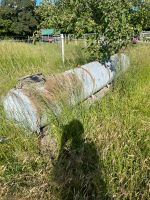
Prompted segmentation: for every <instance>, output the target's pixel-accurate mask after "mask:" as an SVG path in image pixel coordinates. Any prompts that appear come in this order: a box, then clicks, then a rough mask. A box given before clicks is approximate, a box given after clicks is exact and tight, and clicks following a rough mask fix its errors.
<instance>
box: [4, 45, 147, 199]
mask: <svg viewBox="0 0 150 200" xmlns="http://www.w3.org/2000/svg"><path fill="white" fill-rule="evenodd" d="M126 52H127V54H128V55H129V57H130V59H131V67H130V68H129V69H128V71H127V72H125V73H124V74H121V75H120V76H119V77H118V78H117V79H116V80H115V81H114V85H113V88H112V89H110V92H109V93H108V94H107V95H106V96H105V97H104V98H103V99H102V100H101V101H96V102H95V103H93V104H92V105H90V106H87V105H86V103H84V104H80V105H77V106H76V107H74V108H67V107H66V109H64V111H63V113H62V114H61V116H60V117H59V119H56V118H55V117H53V116H50V117H52V120H51V125H50V126H49V127H48V130H47V137H46V141H43V143H42V144H41V145H39V139H38V136H37V135H36V134H35V133H30V132H29V131H28V130H24V129H22V128H21V127H19V126H17V125H16V124H15V123H14V122H11V121H9V120H7V119H6V116H5V113H4V111H3V106H2V103H1V102H0V137H7V138H8V139H9V140H8V141H6V142H1V143H0V197H1V199H11V200H13V199H14V200H18V199H25V200H27V199H41V200H43V199H50V200H59V199H62V200H100V199H102V200H105V199H109V200H111V199H114V200H135V199H136V200H148V199H150V136H149V135H150V45H149V44H137V45H130V46H129V48H128V49H127V51H126ZM65 55H66V61H65V64H64V65H63V64H62V61H61V54H60V46H58V45H55V44H42V43H41V44H37V45H32V44H25V43H17V42H13V41H1V42H0V98H1V99H2V98H3V96H4V95H5V94H6V93H7V91H8V90H9V89H10V88H12V87H14V86H15V84H16V83H17V80H18V79H19V78H20V77H22V76H25V75H30V74H34V73H37V72H42V73H43V74H46V75H47V74H54V73H58V72H63V71H65V70H67V69H70V68H73V67H77V66H78V65H80V64H83V63H86V62H88V60H89V59H88V58H87V57H86V55H85V53H84V51H83V50H82V46H81V45H76V44H66V46H65ZM48 140H49V141H50V144H47V141H48ZM64 143H65V147H64V145H62V144H64ZM62 146H63V147H64V148H62Z"/></svg>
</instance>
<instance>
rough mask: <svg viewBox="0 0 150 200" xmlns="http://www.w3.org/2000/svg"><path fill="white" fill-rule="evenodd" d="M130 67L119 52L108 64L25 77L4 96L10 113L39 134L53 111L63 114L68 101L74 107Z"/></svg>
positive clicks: (6, 108)
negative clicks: (63, 107) (62, 111)
mask: <svg viewBox="0 0 150 200" xmlns="http://www.w3.org/2000/svg"><path fill="white" fill-rule="evenodd" d="M128 66H129V58H128V57H127V56H126V55H125V54H120V55H117V54H116V55H113V56H111V58H110V60H109V61H108V62H105V63H104V64H101V63H99V62H98V61H95V62H91V63H88V64H85V65H82V66H80V67H77V68H74V69H71V70H69V71H65V72H64V73H60V74H56V75H51V76H44V75H43V74H40V73H39V74H35V75H31V76H26V77H23V78H21V79H20V80H19V83H18V84H17V85H16V87H15V88H13V89H11V90H10V91H9V92H8V93H7V95H6V96H5V97H4V99H3V106H4V110H5V112H6V116H7V118H8V119H10V120H15V121H16V122H17V123H19V124H21V125H22V126H24V127H25V128H27V129H30V130H31V131H33V132H38V133H39V132H40V131H41V128H42V127H44V126H46V125H47V121H48V120H47V113H48V112H49V111H51V112H53V113H54V114H56V115H59V114H60V113H61V110H62V106H63V105H64V104H65V105H71V106H73V105H75V104H77V103H79V102H81V101H83V100H85V99H87V98H89V97H90V96H91V95H93V94H95V93H97V92H98V91H100V90H101V89H103V88H104V87H105V86H107V85H108V84H109V83H111V82H112V81H113V79H114V78H115V76H116V75H117V74H119V73H120V71H125V70H126V69H127V68H128Z"/></svg>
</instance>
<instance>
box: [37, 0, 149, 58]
mask: <svg viewBox="0 0 150 200" xmlns="http://www.w3.org/2000/svg"><path fill="white" fill-rule="evenodd" d="M134 8H136V9H134ZM145 9H146V6H145V4H144V3H141V0H124V1H122V0H116V1H112V0H105V1H99V0H89V1H87V0H75V1H72V0H58V1H54V2H50V1H44V2H43V4H42V5H41V6H39V8H38V9H37V13H39V15H40V16H41V20H42V23H41V26H42V27H55V28H58V29H60V30H61V31H62V32H65V33H74V34H75V35H76V36H77V37H80V36H81V35H83V34H84V33H96V34H95V36H94V37H90V38H89V48H88V52H90V55H91V57H92V58H93V59H101V58H109V56H110V55H112V54H114V53H116V52H118V51H119V50H120V49H121V48H123V47H126V46H127V44H128V43H129V42H130V41H131V38H132V37H133V36H134V34H135V33H136V34H137V33H139V32H140V31H141V30H142V27H143V24H144V22H145V21H144V20H145V15H146V13H145Z"/></svg>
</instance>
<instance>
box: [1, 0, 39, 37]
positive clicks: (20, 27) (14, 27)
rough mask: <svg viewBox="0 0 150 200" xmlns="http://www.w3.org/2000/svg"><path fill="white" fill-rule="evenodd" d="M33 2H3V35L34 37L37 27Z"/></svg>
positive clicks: (30, 0)
mask: <svg viewBox="0 0 150 200" xmlns="http://www.w3.org/2000/svg"><path fill="white" fill-rule="evenodd" d="M34 9H35V2H34V1H32V0H26V1H25V0H21V1H19V0H17V1H12V0H3V1H2V3H1V7H0V22H1V23H0V28H1V31H0V34H1V35H13V36H14V35H21V36H25V35H32V33H33V31H34V30H35V29H36V27H37V19H36V16H35V13H34Z"/></svg>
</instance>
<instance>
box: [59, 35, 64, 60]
mask: <svg viewBox="0 0 150 200" xmlns="http://www.w3.org/2000/svg"><path fill="white" fill-rule="evenodd" d="M60 38H61V53H62V61H63V64H64V62H65V48H64V35H63V34H60Z"/></svg>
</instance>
